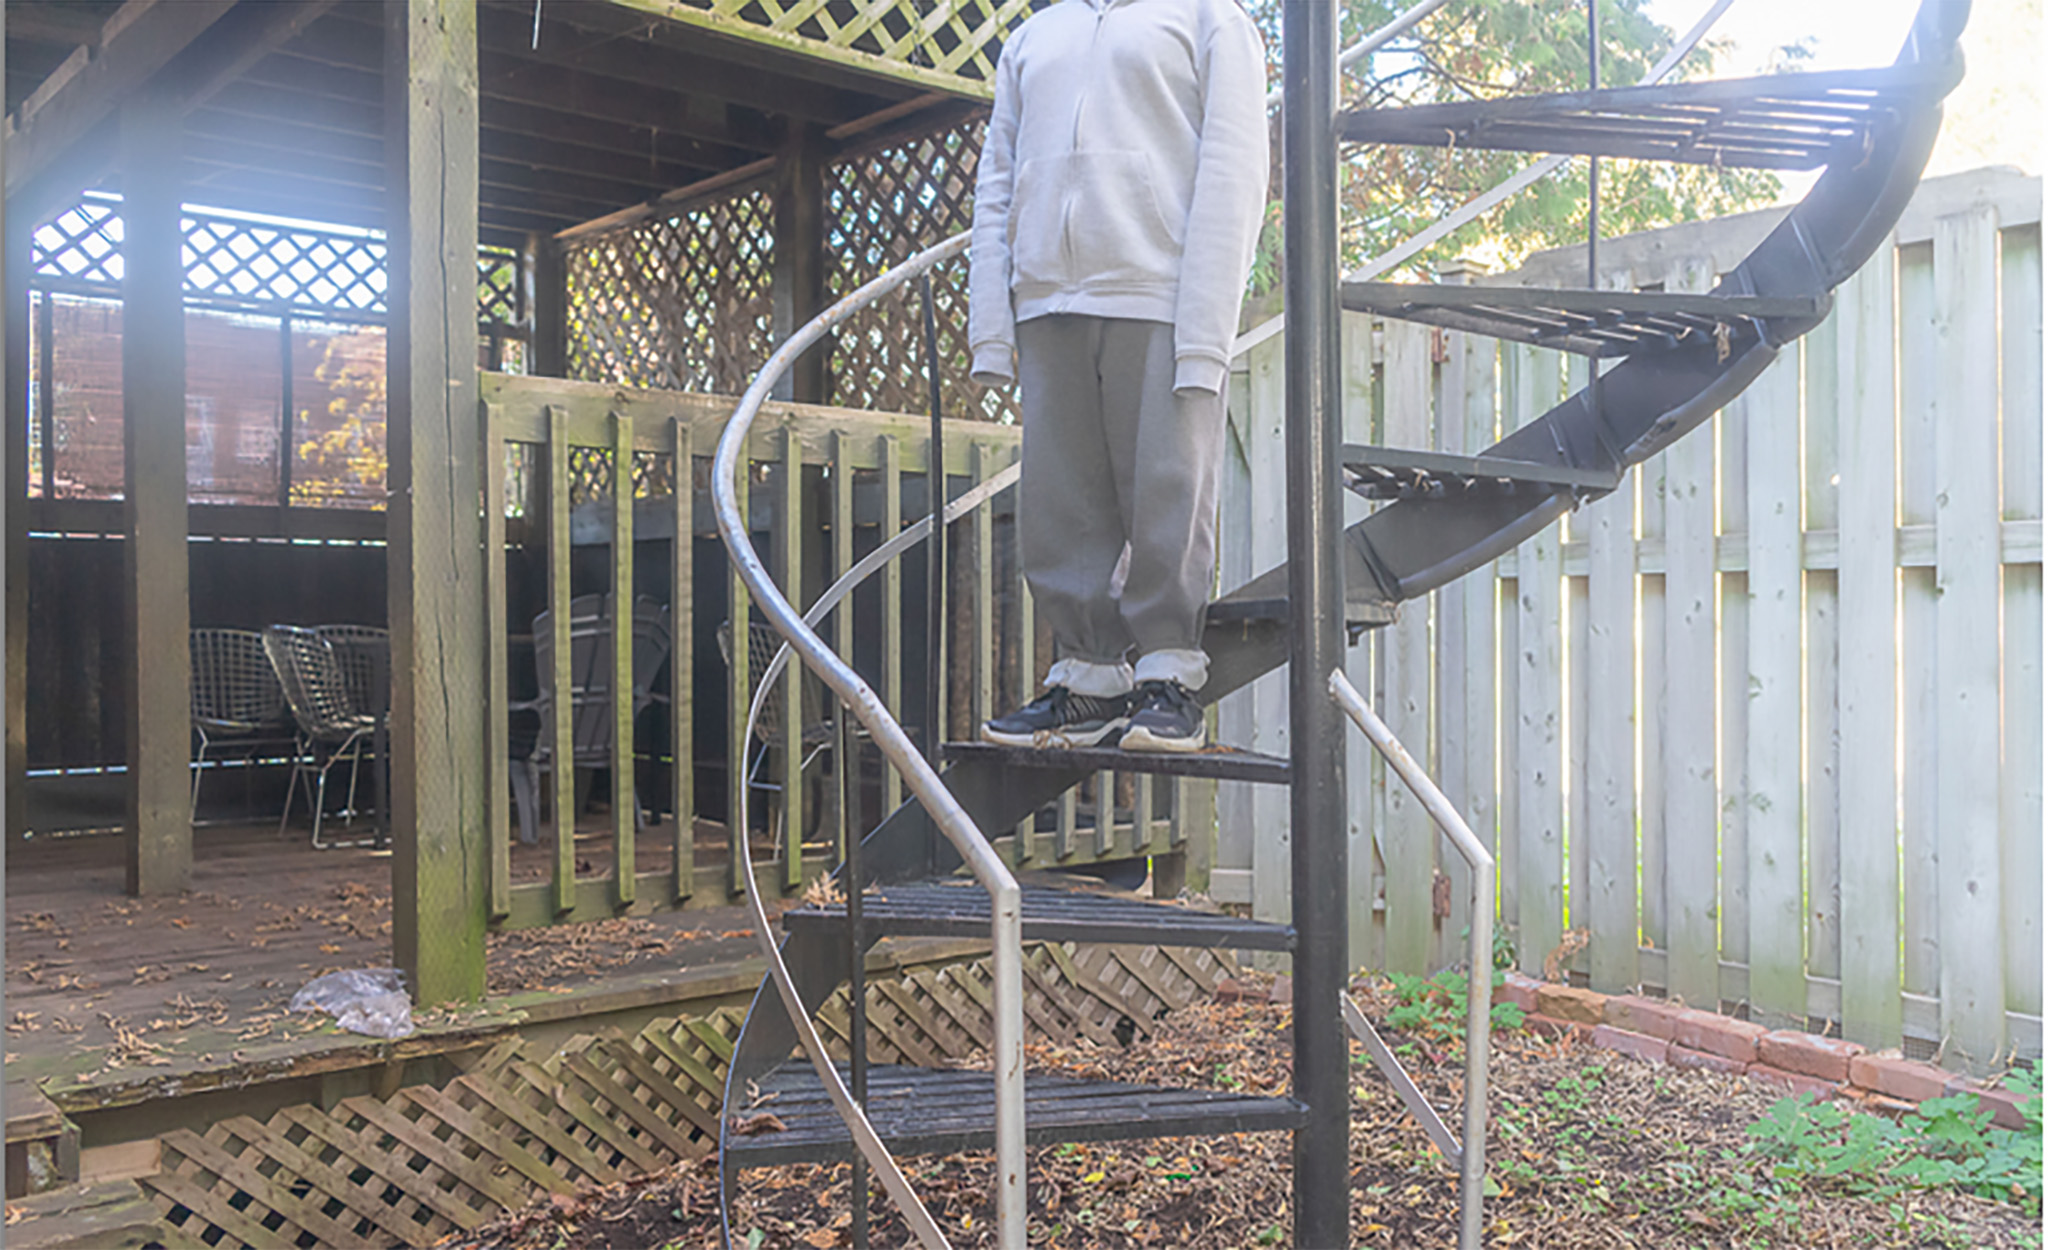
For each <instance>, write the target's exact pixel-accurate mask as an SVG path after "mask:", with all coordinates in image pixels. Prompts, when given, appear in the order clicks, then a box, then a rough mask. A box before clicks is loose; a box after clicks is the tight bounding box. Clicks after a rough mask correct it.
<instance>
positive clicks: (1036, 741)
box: [981, 717, 1130, 751]
mask: <svg viewBox="0 0 2048 1250" xmlns="http://www.w3.org/2000/svg"><path fill="white" fill-rule="evenodd" d="M1129 724H1130V722H1129V721H1128V720H1125V719H1124V718H1122V717H1118V718H1117V719H1115V720H1112V721H1108V722H1105V723H1104V724H1102V725H1101V726H1099V727H1098V728H1095V729H1088V730H1073V729H1041V730H1039V731H1038V732H1036V733H1028V734H1011V733H1003V732H1001V731H1000V730H995V729H991V728H989V727H988V723H987V722H986V721H984V722H983V723H982V726H981V740H982V741H983V742H993V743H995V744H996V745H997V746H1005V747H1029V748H1032V749H1034V750H1039V751H1045V750H1056V749H1059V748H1068V749H1072V748H1076V747H1099V746H1101V745H1102V742H1103V739H1105V738H1111V737H1115V736H1116V735H1118V734H1121V733H1123V732H1124V729H1125V727H1126V726H1128V725H1129Z"/></svg>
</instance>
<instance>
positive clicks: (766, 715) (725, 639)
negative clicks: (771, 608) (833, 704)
mask: <svg viewBox="0 0 2048 1250" xmlns="http://www.w3.org/2000/svg"><path fill="white" fill-rule="evenodd" d="M781 649H782V635H781V634H780V633H778V632H777V631H776V629H775V627H774V626H773V625H770V624H769V623H768V622H766V621H761V620H753V619H749V620H748V621H747V701H748V703H749V705H751V704H752V702H753V699H754V697H755V695H756V694H757V693H758V692H759V691H760V689H761V675H762V674H763V673H765V672H767V671H768V665H769V663H770V662H771V661H773V660H774V659H775V653H776V652H777V651H779V650H781ZM718 654H719V655H720V656H722V657H724V659H725V663H726V667H727V668H730V667H732V622H731V621H729V620H728V621H722V622H720V623H719V626H718ZM792 662H793V661H792ZM787 680H788V678H787V676H783V677H777V678H776V679H775V689H774V690H772V691H770V692H769V695H768V698H767V699H766V700H765V701H764V702H763V703H762V704H761V715H760V718H759V719H757V720H756V721H755V722H754V739H753V741H751V742H749V743H747V744H746V749H747V753H748V754H749V755H750V756H751V757H752V758H751V759H750V760H748V761H746V777H747V784H748V785H749V786H751V787H753V788H754V789H756V790H760V791H763V792H766V793H769V794H775V795H780V794H781V793H782V786H781V784H780V783H778V782H773V781H763V780H762V779H761V767H762V764H763V762H764V761H766V760H767V758H768V756H769V755H770V754H771V753H772V752H775V751H779V750H781V749H782V726H783V716H784V710H783V705H784V704H785V703H786V702H787V701H788V698H789V695H788V692H787V691H788V688H787V687H786V686H784V685H783V683H784V682H785V681H787ZM798 682H799V684H798V686H797V689H798V691H799V692H800V693H799V695H798V708H797V711H798V714H799V715H800V716H801V717H802V721H801V724H802V730H801V737H802V741H803V758H802V759H801V760H800V761H799V762H798V764H797V768H796V775H797V777H798V778H799V779H800V780H801V779H802V777H803V775H804V772H805V771H806V770H807V769H809V768H810V766H811V764H812V763H813V762H814V761H815V760H816V759H817V758H818V757H819V756H820V755H822V754H824V753H825V752H826V751H827V750H830V749H831V746H832V737H833V727H832V720H831V717H830V716H829V715H828V714H827V712H826V702H825V685H824V683H823V682H822V681H820V680H819V679H818V678H817V677H816V676H815V675H814V674H812V673H811V672H810V671H809V670H808V669H806V670H804V672H803V675H802V676H801V677H800V678H799V679H798ZM808 792H809V787H808V786H807V787H806V793H808ZM804 806H805V810H806V811H807V812H808V813H810V818H809V819H806V820H805V821H804V823H805V825H807V826H809V827H810V828H809V829H806V830H805V832H806V833H808V832H810V829H814V828H816V827H817V822H819V821H822V820H823V818H824V814H825V813H824V809H823V807H822V805H821V804H819V803H806V804H805V805H804ZM780 810H781V809H780V807H777V808H776V809H775V811H776V814H775V815H774V816H771V818H770V819H771V822H772V821H774V820H779V819H780V818H781V817H780ZM770 830H771V832H772V831H773V824H772V823H771V825H770ZM778 846H779V842H778Z"/></svg>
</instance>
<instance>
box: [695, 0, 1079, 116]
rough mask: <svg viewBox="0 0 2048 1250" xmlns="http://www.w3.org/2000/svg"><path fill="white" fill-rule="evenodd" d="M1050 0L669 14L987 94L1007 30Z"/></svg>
mask: <svg viewBox="0 0 2048 1250" xmlns="http://www.w3.org/2000/svg"><path fill="white" fill-rule="evenodd" d="M1046 2H1047V0H680V2H679V3H677V4H675V5H674V6H673V7H671V8H670V9H669V10H668V11H669V13H670V15H671V16H673V17H676V18H678V19H679V20H684V21H693V22H695V23H697V24H702V25H709V26H717V27H721V28H724V29H725V30H726V31H727V32H728V33H730V34H736V35H739V36H740V37H742V38H747V39H753V40H756V41H759V42H764V43H772V44H777V45H779V46H782V47H787V48H792V49H797V50H801V51H805V52H808V53H810V54H812V55H814V56H819V57H823V58H825V59H827V60H834V61H839V62H842V63H849V62H851V63H857V64H861V65H862V67H863V68H865V69H869V70H871V71H873V72H878V73H882V74H885V75H888V76H890V77H894V78H901V79H907V80H910V81H914V82H919V83H922V84H925V85H928V86H936V87H939V88H941V89H942V90H948V91H952V92H955V93H956V94H960V95H968V96H977V97H980V98H983V99H986V98H987V97H988V96H989V95H990V93H991V90H992V89H991V87H990V85H989V83H990V80H991V79H993V78H994V76H995V62H996V57H997V55H998V54H999V53H1000V52H1001V51H1002V41H1003V39H1004V37H1005V36H1006V35H1007V34H1008V32H1009V30H1010V29H1011V28H1012V27H1014V26H1015V25H1016V24H1017V23H1018V22H1020V21H1023V20H1024V18H1026V17H1027V16H1029V15H1030V13H1031V10H1032V9H1034V8H1036V7H1040V6H1041V5H1042V4H1044V3H1046Z"/></svg>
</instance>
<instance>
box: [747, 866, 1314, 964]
mask: <svg viewBox="0 0 2048 1250" xmlns="http://www.w3.org/2000/svg"><path fill="white" fill-rule="evenodd" d="M1022 894H1023V920H1024V940H1025V941H1027V942H1107V943H1136V944H1151V945H1160V946H1188V947H1209V948H1221V949H1229V950H1264V951H1288V950H1292V949H1294V929H1293V927H1292V926H1290V925H1284V924H1273V923H1270V922H1267V921H1262V920H1247V919H1245V918H1243V917H1240V916H1231V915H1225V914H1222V913H1217V912H1204V911H1195V910H1194V909H1192V908H1188V907H1181V906H1178V905H1176V904H1173V903H1163V902H1157V901H1154V900H1152V899H1143V898H1132V897H1130V896H1127V895H1123V894H1105V893H1096V892H1092V891H1087V890H1068V889H1061V888H1058V887H1055V886H1043V885H1026V886H1024V887H1022ZM861 917H862V923H863V924H864V925H865V926H866V927H867V928H868V929H869V930H870V931H871V932H873V933H877V934H891V935H895V936H898V937H983V938H985V937H987V936H988V932H989V901H988V894H987V892H986V891H985V890H983V889H982V888H981V886H979V885H977V884H975V883H973V882H970V881H915V882H909V883H906V884H901V885H889V886H883V887H880V888H879V889H870V890H869V891H868V892H867V893H865V894H863V895H862V896H861ZM782 924H783V928H784V929H785V930H786V931H787V932H789V933H792V934H794V933H796V932H798V931H800V930H804V929H812V930H818V929H829V930H831V931H832V932H833V933H835V934H841V933H843V932H844V931H845V926H846V904H845V903H844V902H843V901H842V902H835V903H830V904H825V905H822V906H821V905H818V904H805V905H804V906H802V907H798V908H794V909H792V910H790V911H787V912H784V913H783V914H782Z"/></svg>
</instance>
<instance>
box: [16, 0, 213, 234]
mask: <svg viewBox="0 0 2048 1250" xmlns="http://www.w3.org/2000/svg"><path fill="white" fill-rule="evenodd" d="M234 4H235V0H176V2H175V3H173V2H171V0H128V3H127V4H125V5H123V6H121V8H120V9H119V10H118V11H117V12H115V14H114V15H113V16H112V17H111V18H109V19H107V22H106V25H105V26H104V27H103V28H102V35H101V38H100V48H99V52H98V54H97V55H95V56H91V57H89V58H88V59H86V61H85V62H84V63H83V64H82V65H79V67H78V68H77V70H76V71H75V72H71V73H66V72H65V71H64V70H59V71H58V75H53V81H52V82H49V83H46V84H44V87H43V88H38V89H37V91H36V93H35V94H34V95H32V96H30V97H29V98H28V99H27V100H26V101H24V102H23V103H22V106H21V108H20V109H18V110H17V111H16V112H17V115H16V116H15V117H14V118H13V119H12V127H13V137H12V141H10V142H9V143H8V145H7V193H8V194H9V195H12V194H14V193H15V191H16V190H18V189H20V188H22V187H25V186H27V185H28V184H29V183H31V182H33V181H35V179H36V178H37V177H38V176H39V175H40V174H41V173H42V172H43V171H44V170H45V169H47V168H49V166H50V165H51V163H52V162H54V161H55V160H56V159H57V158H58V156H60V155H62V154H63V152H64V151H65V150H66V149H67V148H69V147H70V146H71V145H72V144H73V143H76V142H77V141H78V140H79V139H81V138H83V137H84V136H85V135H86V134H87V133H88V132H90V131H91V130H92V129H93V128H94V127H95V126H97V125H99V124H100V123H101V122H103V121H105V120H106V119H107V118H108V117H109V116H111V115H112V114H113V112H114V110H115V109H116V108H117V107H118V106H119V105H120V103H121V101H122V100H124V99H126V98H127V97H128V96H129V95H130V94H132V93H133V92H134V91H135V90H136V89H137V88H139V87H140V86H142V85H143V84H144V83H146V82H148V81H149V80H150V79H151V78H152V77H154V76H155V74H156V72H157V71H158V70H160V69H162V68H163V67H164V66H165V65H167V64H169V62H170V60H171V58H172V57H174V56H176V55H178V53H180V52H182V51H184V50H185V48H186V47H188V46H190V44H191V43H192V41H193V40H195V39H197V38H199V36H200V35H202V34H204V33H205V32H206V30H207V28H208V27H210V26H212V25H213V24H214V22H216V21H218V20H219V19H220V17H221V15H222V14H224V13H226V12H227V11H228V10H229V9H230V8H232V7H234ZM69 64H70V63H69V62H67V66H68V65H69ZM58 76H61V77H62V81H54V79H55V78H57V77H58Z"/></svg>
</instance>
